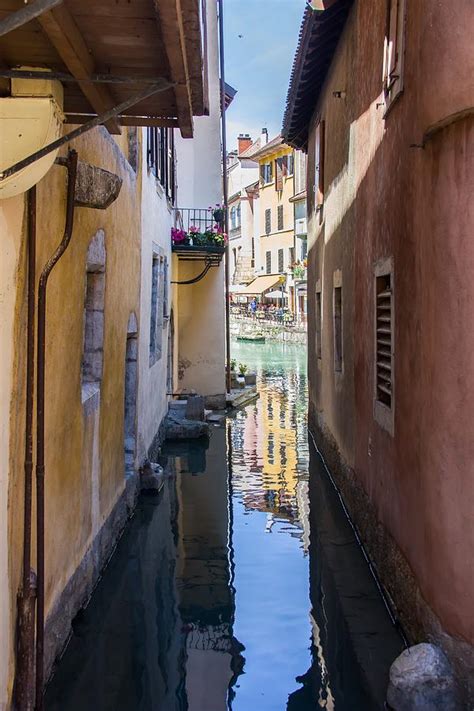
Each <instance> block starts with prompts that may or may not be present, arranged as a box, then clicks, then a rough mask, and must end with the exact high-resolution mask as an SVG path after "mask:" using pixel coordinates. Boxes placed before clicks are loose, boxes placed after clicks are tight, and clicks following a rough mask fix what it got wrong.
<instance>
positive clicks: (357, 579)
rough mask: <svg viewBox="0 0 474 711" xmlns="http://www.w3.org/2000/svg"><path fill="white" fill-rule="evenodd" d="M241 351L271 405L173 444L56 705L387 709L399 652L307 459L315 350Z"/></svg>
mask: <svg viewBox="0 0 474 711" xmlns="http://www.w3.org/2000/svg"><path fill="white" fill-rule="evenodd" d="M235 355H236V358H237V359H238V360H239V361H243V362H246V363H248V364H249V365H250V366H252V367H255V368H256V369H257V372H258V387H259V392H260V398H259V400H257V401H256V402H255V403H253V404H252V405H250V406H248V407H247V408H246V409H245V410H242V411H240V412H238V413H237V414H236V415H235V417H234V418H232V419H229V421H228V423H227V425H226V427H225V428H224V427H216V428H214V429H213V436H212V438H211V441H210V443H207V442H204V443H203V442H197V443H194V444H193V445H191V446H189V445H188V446H183V445H182V444H175V443H171V444H168V445H167V447H166V449H165V450H164V456H166V457H167V459H168V462H169V464H170V465H171V467H170V476H169V478H168V480H167V482H166V484H165V488H164V490H163V492H162V494H161V495H160V497H159V498H154V497H142V499H141V501H140V504H139V507H138V510H137V514H136V516H135V517H134V518H133V519H132V521H131V522H130V525H129V526H128V528H127V530H126V532H125V534H124V536H123V538H122V539H121V541H120V543H119V546H118V549H117V552H116V554H115V555H114V557H113V559H112V561H111V563H110V565H109V566H108V568H107V570H106V572H105V574H104V577H103V579H102V581H101V582H100V583H99V585H98V587H97V589H96V591H95V593H94V595H93V597H92V600H91V602H90V604H89V605H88V607H87V609H86V610H85V611H84V612H83V613H82V614H81V615H80V616H78V618H77V620H76V622H75V625H74V634H73V637H72V639H71V642H70V644H69V646H68V649H67V651H66V654H65V655H64V658H63V659H62V661H61V663H60V665H59V668H58V671H57V674H56V675H55V677H54V679H53V681H52V683H51V684H50V686H49V688H48V691H47V698H46V709H47V711H59V710H61V711H65V710H67V711H79V709H81V711H82V710H85V709H94V710H97V711H112V710H113V711H125V709H127V710H128V711H134V710H137V711H155V710H159V711H184V710H188V711H226V710H227V711H230V710H231V711H285V709H287V710H288V711H314V710H315V709H323V708H324V709H335V710H336V711H349V710H351V709H354V710H357V711H359V710H360V711H370V709H378V708H382V705H383V697H384V691H385V684H386V676H387V669H388V665H389V664H390V662H391V660H392V659H393V658H394V657H395V656H396V654H397V653H398V651H399V649H400V648H401V642H400V640H399V639H398V637H397V635H396V634H395V632H394V631H393V628H391V626H390V622H389V620H388V617H387V615H386V613H385V610H384V607H383V604H382V602H381V600H380V598H379V597H378V594H377V590H376V588H375V585H374V583H373V581H372V579H371V578H370V576H369V574H368V570H367V568H366V566H365V562H364V560H363V558H362V556H361V554H360V551H359V549H358V548H357V545H356V543H355V541H354V537H353V535H352V531H351V529H350V527H349V526H348V524H347V522H346V520H345V519H344V517H343V515H342V511H341V509H340V506H339V503H338V501H337V497H336V496H335V493H334V491H333V490H332V489H331V487H330V485H329V484H328V480H327V477H326V476H325V475H324V471H323V470H322V466H321V462H320V461H319V459H318V456H317V453H316V452H314V451H311V452H310V451H309V450H308V443H307V433H306V369H305V352H304V349H301V348H299V347H294V346H293V347H285V346H278V345H272V346H267V345H265V346H259V347H256V346H255V345H254V344H239V346H238V347H236V352H235ZM310 459H311V463H310V465H309V464H308V463H309V460H310ZM309 466H311V467H312V476H311V486H310V485H309V475H308V468H309ZM310 504H311V506H310ZM310 524H311V531H312V533H311V536H310Z"/></svg>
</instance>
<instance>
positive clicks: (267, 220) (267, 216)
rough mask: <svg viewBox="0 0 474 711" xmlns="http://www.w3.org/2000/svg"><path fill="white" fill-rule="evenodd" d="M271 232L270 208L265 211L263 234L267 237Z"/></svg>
mask: <svg viewBox="0 0 474 711" xmlns="http://www.w3.org/2000/svg"><path fill="white" fill-rule="evenodd" d="M271 231H272V212H271V209H270V208H267V209H266V210H265V234H266V235H269V234H270V232H271Z"/></svg>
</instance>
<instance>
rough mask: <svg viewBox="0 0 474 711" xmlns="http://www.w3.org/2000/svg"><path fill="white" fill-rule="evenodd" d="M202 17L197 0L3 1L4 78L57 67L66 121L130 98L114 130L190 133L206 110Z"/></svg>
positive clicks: (0, 55) (0, 70)
mask: <svg viewBox="0 0 474 711" xmlns="http://www.w3.org/2000/svg"><path fill="white" fill-rule="evenodd" d="M201 20H202V18H201V16H200V4H199V3H198V2H197V0H134V1H133V2H130V0H128V2H118V1H117V0H101V2H95V1H94V2H93V0H36V1H35V2H34V3H30V4H28V5H25V3H24V1H23V0H0V77H3V78H5V79H12V78H14V77H15V76H21V75H19V74H18V69H17V68H18V67H23V68H24V69H26V68H37V69H40V68H43V69H44V68H47V69H48V70H50V71H52V74H49V75H48V78H51V79H58V80H59V81H61V82H62V83H63V86H64V113H65V115H66V122H68V123H75V124H82V123H86V122H88V121H89V120H90V119H91V118H93V117H94V116H97V115H102V114H104V113H105V112H106V111H107V110H110V109H112V108H114V107H117V106H121V105H126V104H127V103H128V104H129V105H128V106H126V108H124V109H123V111H122V112H121V114H120V115H119V116H117V117H114V118H113V119H111V120H110V121H109V122H108V123H107V127H108V129H109V130H110V131H111V132H113V133H120V126H121V125H122V126H171V127H172V126H179V128H180V129H181V133H182V135H183V136H184V137H191V136H192V134H193V116H202V115H203V114H206V112H207V110H208V98H207V96H206V88H207V66H206V57H205V56H203V55H205V52H204V53H203V45H205V37H204V33H203V29H202V21H201ZM23 73H25V72H23ZM24 78H27V77H24ZM1 81H2V79H0V83H1ZM147 88H148V89H149V91H148V95H146V94H147V91H146V90H147ZM155 88H156V90H154V89H155ZM7 93H8V92H7ZM135 97H138V100H135V101H133V100H134V99H135ZM130 102H132V103H130Z"/></svg>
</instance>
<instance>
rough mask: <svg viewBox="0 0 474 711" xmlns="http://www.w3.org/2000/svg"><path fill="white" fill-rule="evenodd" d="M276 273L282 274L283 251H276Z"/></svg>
mask: <svg viewBox="0 0 474 711" xmlns="http://www.w3.org/2000/svg"><path fill="white" fill-rule="evenodd" d="M278 273H279V274H282V273H283V250H282V249H279V250H278Z"/></svg>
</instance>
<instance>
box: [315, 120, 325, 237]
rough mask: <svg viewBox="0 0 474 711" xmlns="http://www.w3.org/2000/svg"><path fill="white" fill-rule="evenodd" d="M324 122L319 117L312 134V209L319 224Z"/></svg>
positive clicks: (320, 219) (321, 207)
mask: <svg viewBox="0 0 474 711" xmlns="http://www.w3.org/2000/svg"><path fill="white" fill-rule="evenodd" d="M325 124H326V122H325V121H324V119H320V120H319V121H318V123H317V125H316V130H315V135H314V185H313V190H314V195H315V200H314V209H315V212H318V213H319V224H321V223H322V221H323V208H324V148H325V133H326V130H325Z"/></svg>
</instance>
